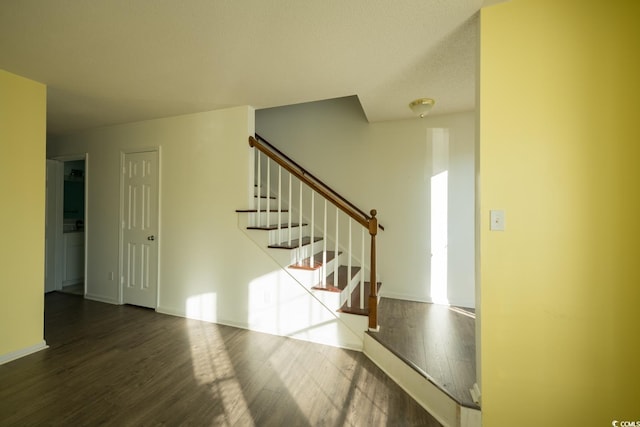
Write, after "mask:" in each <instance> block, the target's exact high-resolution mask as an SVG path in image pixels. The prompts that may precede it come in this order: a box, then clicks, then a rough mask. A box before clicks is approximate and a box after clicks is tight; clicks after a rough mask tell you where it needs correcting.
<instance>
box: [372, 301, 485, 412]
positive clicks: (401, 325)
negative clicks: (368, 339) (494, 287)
mask: <svg viewBox="0 0 640 427" xmlns="http://www.w3.org/2000/svg"><path fill="white" fill-rule="evenodd" d="M378 316H379V317H378V318H379V324H380V331H379V332H371V333H370V335H371V336H372V337H373V338H375V339H376V340H378V341H379V342H380V343H381V344H383V345H384V346H385V347H387V348H388V349H389V350H391V351H392V352H393V353H395V354H396V355H397V356H399V357H400V358H402V359H403V360H404V361H405V362H406V363H408V364H409V365H411V366H412V367H413V368H414V369H415V370H416V371H418V372H419V373H420V374H422V375H423V376H425V377H427V378H428V379H429V380H431V382H433V383H434V384H435V385H436V386H438V387H439V388H440V389H442V390H444V391H445V392H446V393H447V394H449V395H450V396H451V397H452V398H453V399H454V400H456V401H457V402H458V403H460V404H461V405H463V406H467V407H470V408H478V405H476V404H475V403H474V402H473V399H472V398H471V393H470V392H469V389H470V388H471V387H473V384H474V383H475V381H476V341H475V317H473V316H475V314H474V313H473V312H472V311H471V310H469V309H459V308H456V307H447V306H443V305H437V304H427V303H422V302H413V301H403V300H397V299H391V298H381V300H380V304H379V311H378Z"/></svg>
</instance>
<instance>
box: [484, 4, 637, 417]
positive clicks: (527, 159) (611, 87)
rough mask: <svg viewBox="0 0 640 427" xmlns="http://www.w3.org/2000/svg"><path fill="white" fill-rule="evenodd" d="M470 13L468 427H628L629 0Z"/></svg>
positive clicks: (633, 349)
mask: <svg viewBox="0 0 640 427" xmlns="http://www.w3.org/2000/svg"><path fill="white" fill-rule="evenodd" d="M481 22H482V24H481V27H482V29H481V70H480V177H481V185H480V206H481V231H480V236H481V237H480V240H481V243H480V246H481V253H480V265H481V267H480V268H481V273H480V274H481V287H482V302H481V313H482V326H481V343H482V345H481V349H482V350H481V351H482V354H481V360H482V362H481V363H482V366H481V374H482V384H483V390H482V391H483V410H482V412H483V425H484V426H485V427H499V426H514V425H518V426H568V425H580V426H587V425H588V426H610V425H611V423H612V421H613V420H619V421H623V420H628V421H640V225H639V224H640V114H639V113H640V108H639V107H638V105H639V104H638V100H639V99H640V83H639V82H640V62H639V58H640V26H639V25H638V22H640V3H639V2H631V1H610V2H595V1H583V0H562V1H559V0H513V1H510V2H507V3H503V4H500V5H496V6H492V7H489V8H486V9H483V11H482V18H481ZM490 209H504V210H505V212H506V231H504V232H496V231H493V232H492V231H489V210H490Z"/></svg>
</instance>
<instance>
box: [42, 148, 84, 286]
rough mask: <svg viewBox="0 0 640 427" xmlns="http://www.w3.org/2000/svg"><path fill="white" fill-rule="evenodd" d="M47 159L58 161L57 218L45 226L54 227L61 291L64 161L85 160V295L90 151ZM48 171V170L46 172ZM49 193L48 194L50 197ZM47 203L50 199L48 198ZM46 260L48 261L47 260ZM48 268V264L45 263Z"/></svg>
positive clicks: (56, 283) (56, 276)
mask: <svg viewBox="0 0 640 427" xmlns="http://www.w3.org/2000/svg"><path fill="white" fill-rule="evenodd" d="M47 160H54V161H56V162H58V164H57V166H56V171H55V174H54V180H55V183H54V185H55V195H54V198H55V200H53V203H54V204H55V212H56V215H55V218H54V221H53V223H52V224H51V223H49V222H48V221H46V220H45V227H46V228H49V227H53V233H51V234H50V235H49V237H50V238H51V239H53V242H54V243H53V245H54V248H55V251H54V252H55V254H54V262H53V269H54V271H53V275H54V278H53V280H54V288H55V289H54V290H56V291H59V290H61V289H62V271H63V267H64V266H63V265H62V261H63V258H62V253H63V251H64V247H63V243H64V239H63V238H64V236H63V228H64V226H63V224H64V214H63V213H62V211H63V209H64V162H70V161H75V160H84V169H85V172H84V295H86V294H87V260H88V245H87V242H88V241H89V223H90V221H89V153H79V154H67V155H64V156H56V157H47ZM47 167H48V165H47ZM45 173H46V172H45ZM48 196H49V194H47V195H46V197H48ZM47 203H49V201H48V200H47ZM47 232H51V230H46V229H45V233H47ZM45 262H46V261H45ZM45 268H46V265H45ZM45 280H46V278H45Z"/></svg>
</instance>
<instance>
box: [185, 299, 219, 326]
mask: <svg viewBox="0 0 640 427" xmlns="http://www.w3.org/2000/svg"><path fill="white" fill-rule="evenodd" d="M217 304H218V298H217V296H216V294H215V293H214V292H207V293H204V294H199V295H194V296H192V297H189V298H187V304H186V317H188V318H189V319H198V320H204V321H206V322H214V323H215V322H216V321H217V320H218V315H217V313H218V310H217Z"/></svg>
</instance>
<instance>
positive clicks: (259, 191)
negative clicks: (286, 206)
mask: <svg viewBox="0 0 640 427" xmlns="http://www.w3.org/2000/svg"><path fill="white" fill-rule="evenodd" d="M261 186H262V161H261V159H260V151H258V182H257V183H256V198H257V199H258V209H257V211H256V224H255V225H256V227H260V226H261V224H260V206H261V205H262V198H261V197H260V196H261V194H260V193H261V191H262V190H261V189H260V187H261Z"/></svg>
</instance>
